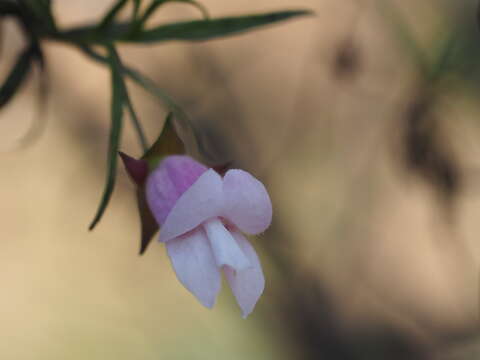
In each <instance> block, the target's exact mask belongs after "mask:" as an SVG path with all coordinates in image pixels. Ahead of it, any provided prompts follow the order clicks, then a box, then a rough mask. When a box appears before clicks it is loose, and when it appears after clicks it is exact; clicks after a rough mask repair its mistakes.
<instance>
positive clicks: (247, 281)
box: [224, 231, 265, 318]
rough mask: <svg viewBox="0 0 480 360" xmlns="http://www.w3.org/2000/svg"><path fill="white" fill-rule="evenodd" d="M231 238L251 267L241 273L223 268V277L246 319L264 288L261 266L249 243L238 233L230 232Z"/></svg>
mask: <svg viewBox="0 0 480 360" xmlns="http://www.w3.org/2000/svg"><path fill="white" fill-rule="evenodd" d="M232 235H233V237H234V238H235V240H236V241H237V243H238V245H239V246H240V248H241V249H242V251H243V253H244V254H245V255H246V256H247V258H248V259H249V260H250V264H252V266H251V267H250V268H248V269H246V270H243V271H235V270H233V269H232V268H230V267H228V266H226V267H224V272H225V276H226V278H227V280H228V283H229V284H230V287H231V288H232V292H233V294H234V295H235V298H236V299H237V303H238V305H239V306H240V308H241V309H242V316H243V317H244V318H246V317H247V316H248V315H249V314H250V313H251V312H252V310H253V308H254V307H255V304H256V303H257V301H258V299H259V298H260V296H261V295H262V293H263V289H264V288H265V278H264V277H263V271H262V266H261V265H260V261H259V259H258V256H257V253H256V252H255V250H254V248H253V247H252V245H251V244H250V242H249V241H248V240H247V239H246V238H245V237H244V236H243V235H242V234H240V233H239V232H237V231H235V232H232Z"/></svg>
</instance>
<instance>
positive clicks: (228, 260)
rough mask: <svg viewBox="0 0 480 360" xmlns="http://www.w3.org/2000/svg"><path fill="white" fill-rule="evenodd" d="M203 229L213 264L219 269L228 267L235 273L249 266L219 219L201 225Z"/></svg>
mask: <svg viewBox="0 0 480 360" xmlns="http://www.w3.org/2000/svg"><path fill="white" fill-rule="evenodd" d="M203 228H204V229H205V232H206V233H207V237H208V240H209V241H210V245H211V247H212V250H213V256H214V258H215V262H216V263H217V266H218V267H219V268H221V267H222V266H225V265H228V266H229V267H231V268H232V269H234V270H236V271H242V270H245V269H248V268H249V267H250V266H251V265H250V261H248V259H247V257H246V256H245V254H244V253H243V252H242V250H241V249H240V247H239V246H238V244H237V242H236V241H235V239H234V238H233V237H232V235H231V234H230V232H229V231H228V230H227V229H226V228H225V226H223V224H222V222H221V221H220V219H219V218H214V219H210V220H208V221H207V222H205V223H204V224H203Z"/></svg>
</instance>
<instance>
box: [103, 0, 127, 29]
mask: <svg viewBox="0 0 480 360" xmlns="http://www.w3.org/2000/svg"><path fill="white" fill-rule="evenodd" d="M127 1H128V0H119V1H117V2H116V3H115V4H114V5H113V6H112V8H111V9H110V10H109V11H108V12H107V13H106V14H105V16H104V17H103V19H102V21H100V25H98V31H101V30H103V29H104V28H105V27H107V26H108V25H110V24H111V23H112V21H113V20H115V17H116V16H117V15H118V13H119V12H120V11H121V10H122V9H123V7H124V6H125V5H126V4H127Z"/></svg>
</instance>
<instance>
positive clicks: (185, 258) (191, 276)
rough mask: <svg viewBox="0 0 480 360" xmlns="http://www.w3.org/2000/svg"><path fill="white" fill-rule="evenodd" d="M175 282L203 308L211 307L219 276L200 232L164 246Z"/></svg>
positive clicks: (207, 243)
mask: <svg viewBox="0 0 480 360" xmlns="http://www.w3.org/2000/svg"><path fill="white" fill-rule="evenodd" d="M166 246H167V252H168V256H169V257H170V260H171V262H172V266H173V269H174V270H175V273H176V274H177V278H178V280H180V282H181V283H182V284H183V285H184V286H185V287H186V288H187V289H188V290H189V291H190V292H191V293H192V294H193V295H195V296H196V297H197V299H198V300H199V301H200V302H201V303H202V304H203V305H204V306H206V307H208V308H211V307H212V306H213V305H214V304H215V300H216V298H217V294H218V292H219V291H220V286H221V276H220V272H219V269H218V268H217V265H216V264H215V259H214V258H213V253H212V248H211V247H210V243H209V242H208V239H207V237H206V235H205V232H204V231H203V229H202V228H200V229H198V230H195V231H193V232H191V233H189V234H187V235H183V236H180V237H178V238H176V239H173V240H171V241H169V242H167V243H166Z"/></svg>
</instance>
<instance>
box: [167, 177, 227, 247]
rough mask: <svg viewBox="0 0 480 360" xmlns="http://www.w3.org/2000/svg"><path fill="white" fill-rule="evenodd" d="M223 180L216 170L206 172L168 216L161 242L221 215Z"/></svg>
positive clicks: (185, 193)
mask: <svg viewBox="0 0 480 360" xmlns="http://www.w3.org/2000/svg"><path fill="white" fill-rule="evenodd" d="M222 198H223V193H222V178H221V177H220V175H218V174H217V173H216V172H215V171H214V170H212V169H210V170H208V171H206V172H204V173H203V174H202V175H201V176H200V177H199V178H198V179H197V181H196V182H195V183H194V184H193V185H192V186H191V187H190V188H189V189H188V190H187V191H185V192H184V193H183V195H182V196H181V197H180V198H179V199H178V201H177V202H176V204H175V206H174V207H173V208H172V210H171V211H170V213H169V214H168V216H167V218H166V220H165V223H164V224H163V226H162V228H161V230H160V241H162V242H166V241H168V240H171V239H174V238H176V237H177V236H180V235H182V234H185V233H186V232H188V231H190V230H192V229H194V228H196V227H197V226H198V225H200V224H201V223H202V222H204V221H205V220H207V219H209V218H212V217H216V216H218V215H220V213H221V208H222Z"/></svg>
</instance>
